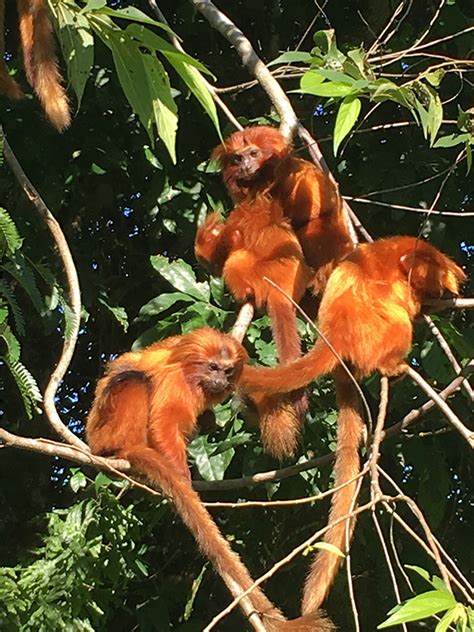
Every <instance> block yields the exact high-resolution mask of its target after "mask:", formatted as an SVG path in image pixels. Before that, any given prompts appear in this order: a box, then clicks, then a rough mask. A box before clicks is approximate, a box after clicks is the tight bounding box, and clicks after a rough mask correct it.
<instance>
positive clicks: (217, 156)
mask: <svg viewBox="0 0 474 632" xmlns="http://www.w3.org/2000/svg"><path fill="white" fill-rule="evenodd" d="M226 151H227V148H226V146H225V144H224V143H221V144H220V145H217V147H216V148H215V149H214V150H213V152H212V154H211V160H218V161H219V162H221V163H222V157H223V156H224V154H225V153H226Z"/></svg>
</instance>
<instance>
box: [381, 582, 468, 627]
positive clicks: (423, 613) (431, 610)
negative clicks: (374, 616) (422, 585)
mask: <svg viewBox="0 0 474 632" xmlns="http://www.w3.org/2000/svg"><path fill="white" fill-rule="evenodd" d="M455 605H456V600H455V599H454V597H453V595H452V594H451V593H447V592H445V591H440V590H430V591H429V592H426V593H422V594H421V595H417V596H416V597H413V598H412V599H409V600H408V601H406V602H405V603H403V604H402V605H400V606H396V608H394V609H393V610H391V611H390V613H389V614H390V615H391V616H389V618H388V619H387V620H386V621H384V622H383V623H381V624H380V625H378V626H377V630H382V629H384V628H389V627H391V626H392V625H399V624H400V623H408V622H410V621H418V620H419V619H425V618H426V617H431V616H433V615H435V614H437V613H438V612H441V611H443V610H448V609H449V608H452V607H454V606H455ZM392 613H393V614H392Z"/></svg>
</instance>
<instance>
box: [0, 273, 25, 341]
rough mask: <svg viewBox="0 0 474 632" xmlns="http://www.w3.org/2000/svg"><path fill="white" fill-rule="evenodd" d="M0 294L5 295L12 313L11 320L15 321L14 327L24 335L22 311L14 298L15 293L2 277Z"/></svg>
mask: <svg viewBox="0 0 474 632" xmlns="http://www.w3.org/2000/svg"><path fill="white" fill-rule="evenodd" d="M0 294H1V295H3V296H4V297H5V299H6V300H7V302H8V305H9V306H10V309H11V312H12V314H13V320H14V323H15V329H16V330H17V332H18V334H19V335H20V336H24V335H25V333H26V331H25V319H24V317H23V312H22V311H21V308H20V306H19V305H18V302H17V300H16V297H15V294H14V293H13V290H12V289H11V287H10V286H9V285H8V283H6V282H5V281H4V280H3V279H0Z"/></svg>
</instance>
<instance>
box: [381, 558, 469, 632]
mask: <svg viewBox="0 0 474 632" xmlns="http://www.w3.org/2000/svg"><path fill="white" fill-rule="evenodd" d="M408 568H411V569H412V570H414V571H416V572H417V573H418V574H419V575H420V576H421V577H423V579H425V580H426V581H427V582H428V583H429V584H431V586H432V587H433V589H434V590H430V591H428V592H424V593H421V594H419V595H416V597H412V598H411V599H407V601H405V602H404V603H403V604H401V605H399V606H396V607H395V608H393V609H392V610H391V611H390V612H389V613H388V614H389V615H390V616H389V618H388V619H387V620H386V621H384V622H383V623H381V624H380V625H379V626H377V630H382V629H385V628H389V627H392V626H394V625H399V624H400V623H409V622H410V621H419V620H420V619H426V618H427V617H430V616H433V615H436V614H438V613H439V612H444V615H443V617H442V618H441V619H439V620H438V623H437V624H436V628H435V632H446V630H448V629H449V628H450V627H451V626H452V625H456V629H457V630H461V632H471V631H472V630H473V629H474V611H473V610H472V609H471V608H468V607H466V606H464V605H463V604H462V603H457V602H456V599H455V598H454V596H453V594H452V593H451V592H450V590H449V589H448V587H447V586H446V584H445V583H444V582H443V581H442V580H441V579H440V578H439V577H436V575H433V577H432V578H430V575H429V573H427V572H426V571H425V570H424V569H422V568H418V567H417V566H408Z"/></svg>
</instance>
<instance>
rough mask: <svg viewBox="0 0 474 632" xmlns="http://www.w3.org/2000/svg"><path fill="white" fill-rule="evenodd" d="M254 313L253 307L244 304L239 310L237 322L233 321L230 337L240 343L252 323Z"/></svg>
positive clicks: (249, 304)
mask: <svg viewBox="0 0 474 632" xmlns="http://www.w3.org/2000/svg"><path fill="white" fill-rule="evenodd" d="M254 311H255V310H254V307H253V305H252V304H251V303H245V304H244V305H242V307H241V308H240V311H239V314H238V316H237V320H236V321H235V323H234V326H233V327H232V331H231V335H232V336H233V337H234V338H235V339H236V340H238V341H239V342H242V340H243V339H244V338H245V334H246V332H247V329H248V328H249V325H250V323H251V322H252V318H253V315H254Z"/></svg>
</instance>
